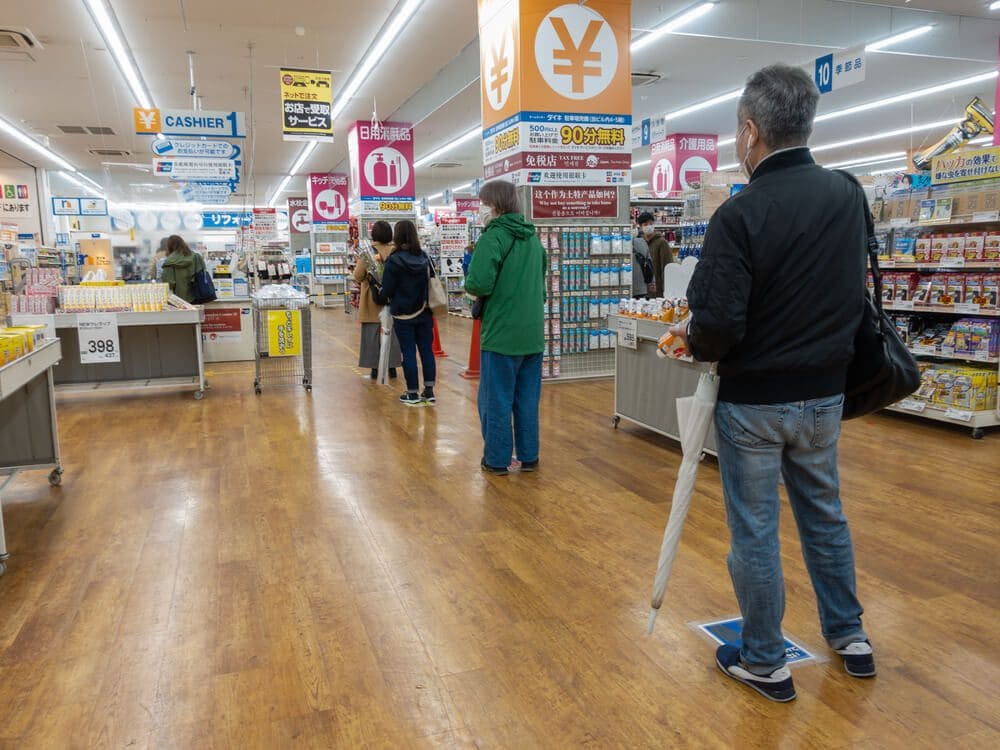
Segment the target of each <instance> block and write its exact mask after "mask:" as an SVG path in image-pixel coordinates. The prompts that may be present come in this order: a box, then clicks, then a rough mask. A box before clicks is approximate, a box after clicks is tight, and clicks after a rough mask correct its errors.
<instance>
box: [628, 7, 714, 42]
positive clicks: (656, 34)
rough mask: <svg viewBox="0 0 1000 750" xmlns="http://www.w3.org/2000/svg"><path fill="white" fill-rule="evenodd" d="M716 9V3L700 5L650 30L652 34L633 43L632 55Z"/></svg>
mask: <svg viewBox="0 0 1000 750" xmlns="http://www.w3.org/2000/svg"><path fill="white" fill-rule="evenodd" d="M714 7H715V2H710V3H708V2H705V3H698V4H697V5H694V6H692V7H690V8H688V9H687V10H686V11H684V12H683V13H680V14H678V15H676V16H674V17H673V18H671V19H670V20H669V21H666V22H665V23H661V24H660V25H659V26H657V27H656V28H654V29H652V30H650V32H649V33H648V34H646V35H645V36H642V37H639V38H638V39H637V40H635V41H634V42H632V47H631V50H632V53H633V54H634V53H636V52H638V51H639V50H641V49H643V48H644V47H646V46H648V45H650V44H652V43H653V42H655V41H656V40H657V39H659V38H660V37H662V36H665V35H666V34H670V33H672V32H674V31H677V30H678V29H679V28H681V27H682V26H686V25H687V24H689V23H691V22H692V21H694V20H696V19H698V18H701V17H702V16H703V15H705V14H706V13H708V11H710V10H712V8H714Z"/></svg>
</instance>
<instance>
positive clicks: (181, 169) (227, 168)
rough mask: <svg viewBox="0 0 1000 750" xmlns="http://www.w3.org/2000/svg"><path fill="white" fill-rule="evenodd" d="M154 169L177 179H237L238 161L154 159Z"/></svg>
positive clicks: (159, 173)
mask: <svg viewBox="0 0 1000 750" xmlns="http://www.w3.org/2000/svg"><path fill="white" fill-rule="evenodd" d="M153 170H154V171H155V172H156V174H158V175H162V176H164V177H171V178H173V179H175V180H218V181H225V180H234V179H236V162H235V161H233V160H231V159H190V158H189V159H153Z"/></svg>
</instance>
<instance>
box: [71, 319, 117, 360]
mask: <svg viewBox="0 0 1000 750" xmlns="http://www.w3.org/2000/svg"><path fill="white" fill-rule="evenodd" d="M76 325H77V331H78V334H79V339H80V364H82V365H95V364H108V363H114V362H121V361H122V353H121V349H120V346H119V341H118V315H117V314H115V313H86V314H80V315H77V316H76Z"/></svg>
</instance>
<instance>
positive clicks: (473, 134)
mask: <svg viewBox="0 0 1000 750" xmlns="http://www.w3.org/2000/svg"><path fill="white" fill-rule="evenodd" d="M482 134H483V129H482V128H480V127H478V126H477V127H475V128H473V129H472V130H470V131H469V132H468V133H465V134H463V135H460V136H459V137H458V138H456V139H455V140H453V141H450V142H448V143H446V144H444V145H443V146H441V147H440V148H437V149H435V150H434V151H431V152H430V153H429V154H427V156H421V157H420V158H419V159H417V160H416V161H415V162H413V166H414V167H417V168H419V167H422V166H424V165H425V164H430V163H431V162H432V161H434V160H435V159H436V158H438V157H439V156H441V155H442V154H445V153H447V152H449V151H451V150H452V149H453V148H455V147H456V146H458V145H460V144H462V143H465V142H466V141H471V140H472V139H473V138H478V137H480V136H482Z"/></svg>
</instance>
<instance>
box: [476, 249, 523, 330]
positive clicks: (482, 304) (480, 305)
mask: <svg viewBox="0 0 1000 750" xmlns="http://www.w3.org/2000/svg"><path fill="white" fill-rule="evenodd" d="M515 244H517V237H515V238H514V239H513V240H512V241H511V243H510V247H508V248H507V252H506V253H504V254H503V257H502V258H501V259H500V265H499V266H497V277H496V280H495V281H494V282H493V286H494V287H495V286H496V282H497V281H499V280H500V272H501V271H503V264H504V263H505V262H506V261H507V256H508V255H510V253H511V251H512V250H513V249H514V245H515ZM488 299H489V295H487V296H485V297H476V299H475V301H474V302H473V303H472V307H471V308H470V309H469V312H470V313H471V314H472V319H473V320H482V318H483V313H484V312H485V311H486V301H487V300H488Z"/></svg>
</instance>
